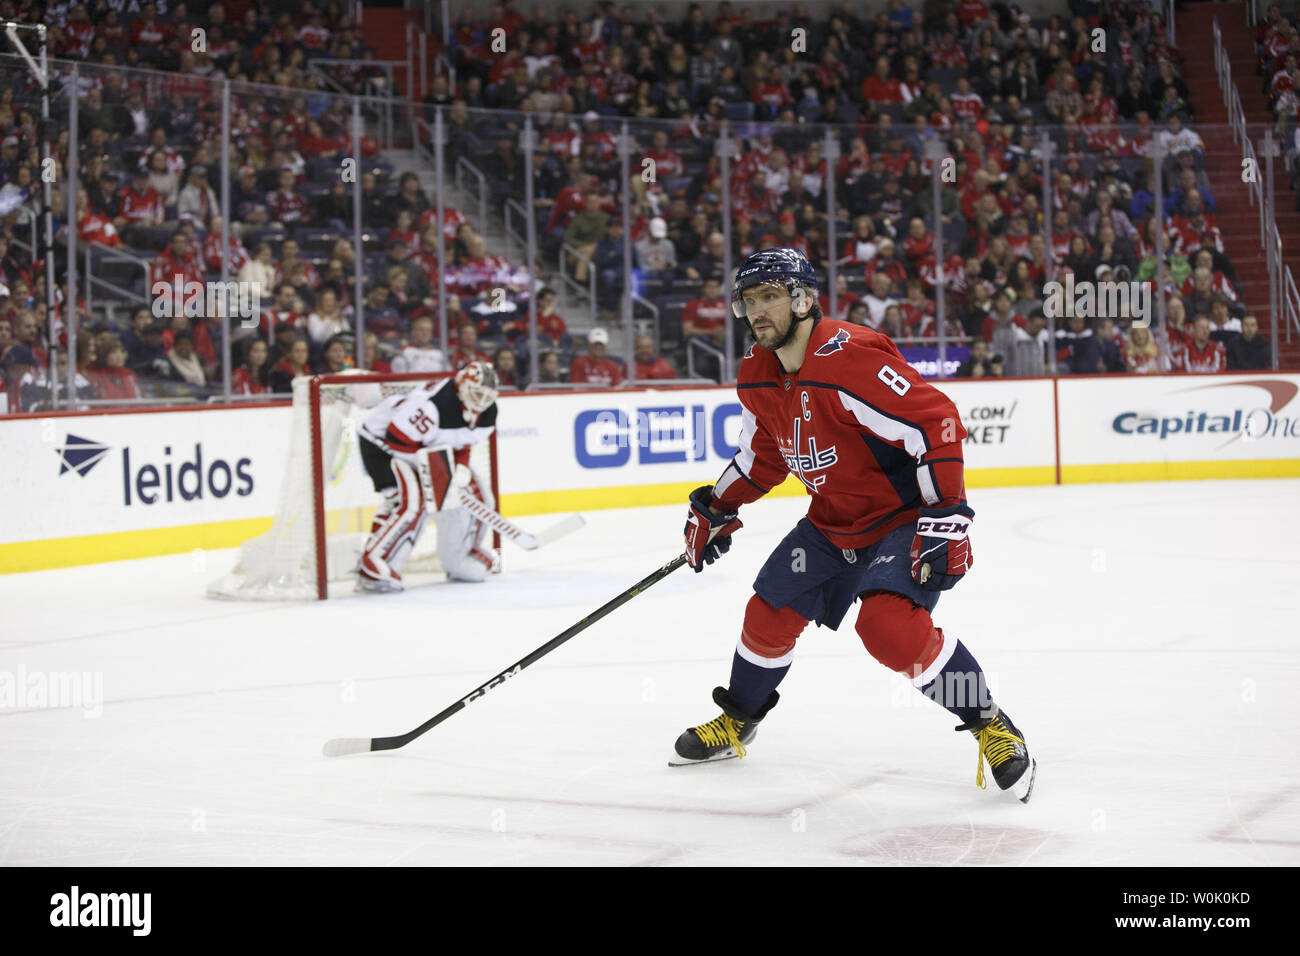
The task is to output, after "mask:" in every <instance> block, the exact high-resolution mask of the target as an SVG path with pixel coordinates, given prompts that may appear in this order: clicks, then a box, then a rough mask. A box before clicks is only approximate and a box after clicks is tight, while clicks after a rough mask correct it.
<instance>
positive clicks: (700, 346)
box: [686, 338, 727, 378]
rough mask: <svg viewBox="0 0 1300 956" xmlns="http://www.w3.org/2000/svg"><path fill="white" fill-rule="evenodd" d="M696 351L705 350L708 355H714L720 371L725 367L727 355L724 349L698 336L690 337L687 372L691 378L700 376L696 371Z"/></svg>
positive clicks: (688, 341)
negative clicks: (724, 353) (723, 352)
mask: <svg viewBox="0 0 1300 956" xmlns="http://www.w3.org/2000/svg"><path fill="white" fill-rule="evenodd" d="M696 352H704V353H705V354H706V355H712V356H713V357H714V358H715V359H717V361H718V369H719V371H722V370H724V369H725V364H726V361H727V357H726V356H725V355H723V354H722V349H719V348H715V347H714V346H712V345H710V344H709V343H707V342H703V341H701V340H700V339H698V338H690V339H687V340H686V374H687V376H689V377H690V378H699V376H698V375H696V373H695V353H696ZM724 374H725V372H724Z"/></svg>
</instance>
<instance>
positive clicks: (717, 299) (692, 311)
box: [682, 276, 728, 346]
mask: <svg viewBox="0 0 1300 956" xmlns="http://www.w3.org/2000/svg"><path fill="white" fill-rule="evenodd" d="M727 309H728V305H727V301H726V299H724V298H723V297H722V282H721V281H720V280H719V279H718V278H717V277H715V276H709V277H708V278H707V279H705V280H704V291H703V294H702V295H701V296H700V298H698V299H692V300H691V301H690V302H687V303H686V307H685V308H684V309H683V310H682V338H686V339H689V338H691V337H693V336H697V335H699V336H704V337H706V338H708V339H709V340H710V343H711V344H713V345H714V346H718V345H721V344H722V343H724V342H725V341H726V321H727Z"/></svg>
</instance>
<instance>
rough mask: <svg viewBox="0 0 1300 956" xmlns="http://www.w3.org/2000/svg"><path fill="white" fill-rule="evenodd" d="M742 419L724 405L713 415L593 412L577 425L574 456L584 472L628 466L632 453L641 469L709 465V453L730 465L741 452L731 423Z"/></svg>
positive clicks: (688, 409)
mask: <svg viewBox="0 0 1300 956" xmlns="http://www.w3.org/2000/svg"><path fill="white" fill-rule="evenodd" d="M739 417H740V403H739V402H728V403H727V404H725V405H719V406H718V407H717V408H715V409H713V411H712V413H709V412H708V410H707V409H706V408H705V406H703V405H690V406H686V405H656V406H652V407H645V408H637V409H635V410H630V409H626V408H593V409H588V410H587V411H585V412H580V413H578V415H577V417H576V418H574V420H573V454H574V457H575V458H576V459H577V461H578V464H579V465H581V466H582V467H583V468H618V467H620V466H622V465H626V464H628V462H630V461H631V460H632V449H633V447H635V448H636V449H637V462H638V463H639V464H642V465H660V464H667V463H670V462H686V461H704V460H705V459H706V458H708V453H709V449H710V448H712V450H713V454H714V455H715V456H716V457H718V458H721V459H723V460H727V459H730V458H731V457H732V456H733V455H735V454H736V452H737V451H738V448H737V447H736V446H735V445H733V444H731V443H730V442H729V441H728V440H727V436H726V430H727V428H728V423H729V421H730V419H733V418H739ZM737 424H738V423H737ZM732 427H736V426H732ZM736 434H737V436H738V435H739V428H738V427H736Z"/></svg>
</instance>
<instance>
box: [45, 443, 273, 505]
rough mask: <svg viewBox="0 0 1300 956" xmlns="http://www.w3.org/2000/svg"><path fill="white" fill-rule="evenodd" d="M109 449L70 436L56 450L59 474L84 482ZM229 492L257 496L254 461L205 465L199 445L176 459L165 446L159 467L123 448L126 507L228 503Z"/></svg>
mask: <svg viewBox="0 0 1300 956" xmlns="http://www.w3.org/2000/svg"><path fill="white" fill-rule="evenodd" d="M111 449H112V446H111V445H105V444H102V443H100V442H96V441H92V440H90V439H88V438H81V437H79V436H77V435H68V436H67V438H65V439H64V442H63V447H62V448H60V449H58V453H59V458H60V462H61V464H60V467H59V474H60V475H62V474H64V473H65V472H68V471H75V472H76V473H77V474H78V475H80V476H81V477H83V478H84V477H85V476H86V475H87V474H88V473H89V472H90V470H91V469H92V468H94V467H95V466H96V465H97V464H99V463H100V462H101V461H103V460H104V458H106V457H107V456H108V453H109V451H110V450H111ZM231 492H233V493H234V494H235V495H237V496H239V497H241V498H243V497H246V496H248V495H250V494H252V493H253V475H252V460H251V459H249V458H240V459H238V460H237V461H235V463H234V464H233V465H232V464H230V463H229V462H228V461H226V460H225V459H223V458H211V459H209V460H207V461H206V463H205V460H204V454H203V445H202V444H200V443H198V442H196V443H195V444H194V451H193V453H192V454H189V455H185V456H184V457H183V458H179V456H178V459H176V460H173V458H172V449H171V446H170V445H166V446H164V447H163V460H162V461H161V462H158V463H151V462H147V461H141V460H140V454H139V452H138V451H137V452H136V457H135V460H134V461H133V460H132V455H131V448H130V447H129V446H128V447H124V448H123V449H122V503H123V504H125V505H126V506H127V507H128V508H129V507H130V506H131V505H134V504H136V503H137V502H138V503H140V504H145V505H152V504H156V503H158V502H159V501H167V502H173V501H195V500H202V499H203V497H204V496H205V495H206V496H207V497H209V498H224V497H226V496H227V495H229V494H230V493H231Z"/></svg>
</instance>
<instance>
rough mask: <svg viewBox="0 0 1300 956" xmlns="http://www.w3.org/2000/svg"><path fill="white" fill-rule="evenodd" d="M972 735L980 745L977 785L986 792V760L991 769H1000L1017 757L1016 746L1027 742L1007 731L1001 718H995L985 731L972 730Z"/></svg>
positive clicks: (976, 776)
mask: <svg viewBox="0 0 1300 956" xmlns="http://www.w3.org/2000/svg"><path fill="white" fill-rule="evenodd" d="M971 733H972V734H974V735H975V740H976V742H977V743H978V744H979V745H980V752H979V756H978V757H977V758H976V759H977V760H978V764H977V765H976V768H975V784H976V786H978V787H979V788H980V789H981V790H986V789H988V784H986V783H985V782H984V761H985V759H987V760H988V762H989V767H990V768H993V767H1000V766H1002V765H1003V764H1004V763H1006V762H1007V761H1008V760H1010V759H1011V758H1012V757H1013V756H1015V753H1016V744H1023V743H1024V742H1025V741H1024V740H1023V739H1022V738H1020V737H1017V736H1016V735H1015V734H1013V733H1012V732H1011V731H1009V730H1007V728H1006V725H1005V724H1004V723H1002V719H1001V718H1000V717H995V718H994V719H993V721H992V722H991V723H989V725H988V726H987V727H985V728H984V729H983V730H972V731H971Z"/></svg>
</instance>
